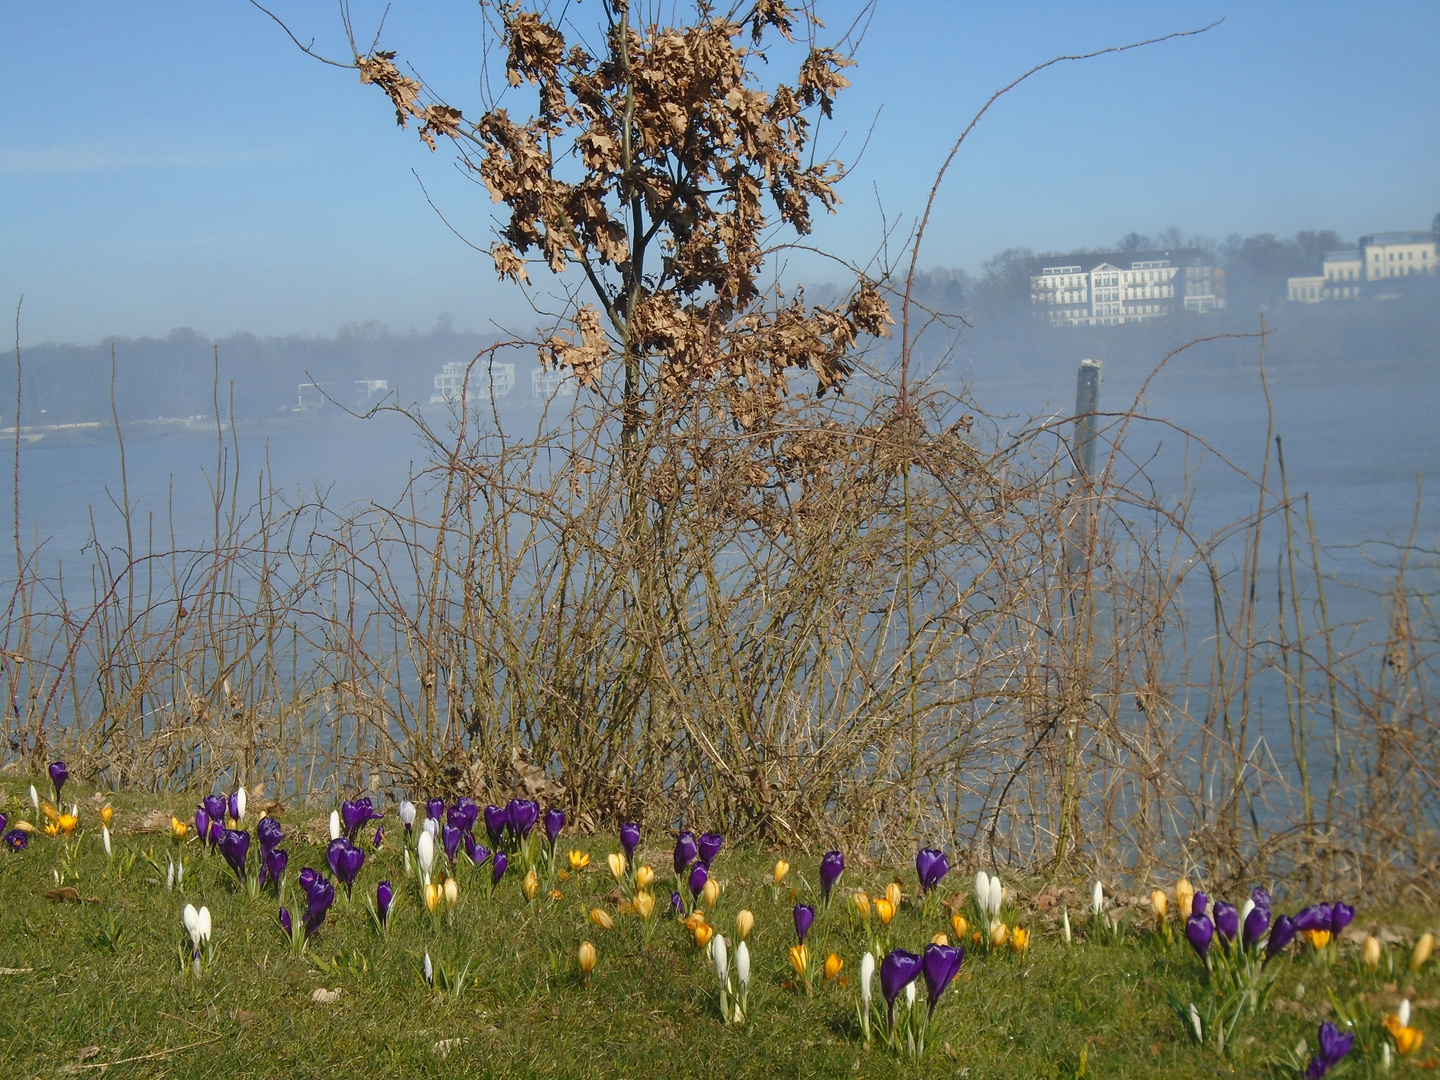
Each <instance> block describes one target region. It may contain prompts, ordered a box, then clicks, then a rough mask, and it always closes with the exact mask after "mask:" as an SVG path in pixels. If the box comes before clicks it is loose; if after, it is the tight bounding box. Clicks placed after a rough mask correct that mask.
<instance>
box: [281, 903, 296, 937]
mask: <svg viewBox="0 0 1440 1080" xmlns="http://www.w3.org/2000/svg"><path fill="white" fill-rule="evenodd" d="M280 929H281V930H284V931H285V936H286V937H291V936H292V935H293V934H294V933H295V924H294V923H293V922H291V921H290V912H289V911H288V910H287V909H285V908H283V907H282V908H281V909H280Z"/></svg>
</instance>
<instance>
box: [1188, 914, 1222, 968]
mask: <svg viewBox="0 0 1440 1080" xmlns="http://www.w3.org/2000/svg"><path fill="white" fill-rule="evenodd" d="M1185 937H1186V939H1187V940H1188V941H1189V942H1190V947H1191V948H1192V949H1194V950H1195V952H1196V953H1197V954H1198V955H1199V957H1200V959H1201V960H1206V959H1207V958H1208V957H1209V954H1210V942H1211V941H1212V940H1213V939H1214V937H1215V926H1214V924H1213V923H1211V922H1210V917H1209V916H1208V915H1191V916H1190V918H1188V919H1186V920H1185Z"/></svg>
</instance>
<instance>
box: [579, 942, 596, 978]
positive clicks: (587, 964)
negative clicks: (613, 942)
mask: <svg viewBox="0 0 1440 1080" xmlns="http://www.w3.org/2000/svg"><path fill="white" fill-rule="evenodd" d="M575 960H576V962H577V963H578V964H579V965H580V974H581V975H582V976H584V977H585V978H586V979H589V978H590V973H591V972H592V971H594V970H595V965H596V964H598V963H599V962H600V954H599V953H597V952H596V951H595V946H594V945H592V944H590V942H588V941H582V942H581V943H580V948H579V949H578V950H577V951H576V953H575Z"/></svg>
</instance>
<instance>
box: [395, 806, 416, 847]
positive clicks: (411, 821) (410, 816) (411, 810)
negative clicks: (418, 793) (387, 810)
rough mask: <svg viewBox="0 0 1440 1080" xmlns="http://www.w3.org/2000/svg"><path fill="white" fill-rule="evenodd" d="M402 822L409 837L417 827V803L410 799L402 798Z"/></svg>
mask: <svg viewBox="0 0 1440 1080" xmlns="http://www.w3.org/2000/svg"><path fill="white" fill-rule="evenodd" d="M398 813H399V814H400V824H401V825H404V826H405V835H406V837H407V838H408V837H409V836H410V833H411V832H412V831H413V830H414V828H415V804H414V803H413V802H411V801H410V800H409V799H401V800H400V809H399V811H398Z"/></svg>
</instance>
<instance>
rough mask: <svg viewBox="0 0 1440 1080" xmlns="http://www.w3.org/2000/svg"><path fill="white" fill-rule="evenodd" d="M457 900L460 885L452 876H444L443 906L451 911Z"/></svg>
mask: <svg viewBox="0 0 1440 1080" xmlns="http://www.w3.org/2000/svg"><path fill="white" fill-rule="evenodd" d="M459 902H460V885H459V883H458V882H457V881H456V880H455V879H454V878H453V877H452V878H446V879H445V906H446V907H447V908H449V909H450V910H451V911H454V910H455V905H456V904H458V903H459Z"/></svg>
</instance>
